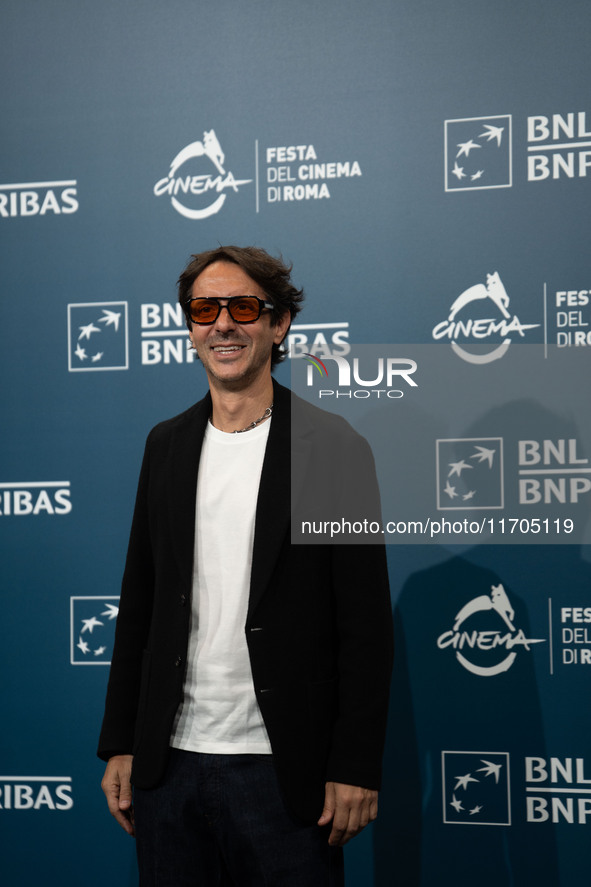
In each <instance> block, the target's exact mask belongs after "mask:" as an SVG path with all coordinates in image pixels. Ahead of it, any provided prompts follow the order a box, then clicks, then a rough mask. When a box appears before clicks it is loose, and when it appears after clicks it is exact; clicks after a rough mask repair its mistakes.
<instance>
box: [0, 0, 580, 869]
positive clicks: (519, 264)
mask: <svg viewBox="0 0 591 887" xmlns="http://www.w3.org/2000/svg"><path fill="white" fill-rule="evenodd" d="M0 21H1V23H2V38H3V39H2V53H1V54H0V70H1V74H2V78H1V82H2V91H1V94H0V101H1V115H2V121H3V138H2V140H1V142H0V170H1V174H0V181H1V184H0V238H1V239H0V249H1V251H2V252H1V257H2V260H1V263H0V276H1V277H0V279H1V281H2V324H1V328H0V337H1V348H0V362H1V367H2V388H1V396H2V419H3V434H2V438H1V441H0V455H1V460H0V532H1V536H2V548H3V554H2V561H1V564H2V566H1V573H2V620H1V631H2V635H1V638H2V639H1V643H0V659H1V667H2V674H3V676H4V683H3V693H2V714H3V723H4V729H3V731H2V738H1V739H0V748H1V755H0V771H1V774H2V775H1V777H0V792H1V794H0V818H1V825H0V828H1V831H2V835H3V852H2V856H1V861H0V870H1V872H2V876H3V879H4V882H5V883H7V884H18V885H22V887H33V885H37V884H39V883H41V882H42V881H43V882H44V883H50V884H56V885H58V884H59V885H60V887H70V885H71V887H74V885H79V884H81V883H83V884H85V885H86V887H94V885H97V887H98V885H102V884H105V883H110V884H113V885H121V887H131V885H134V884H136V881H137V879H136V875H135V865H134V858H133V843H132V841H131V840H130V839H129V838H127V836H126V835H124V834H123V832H120V831H119V829H118V828H117V827H116V825H115V823H114V822H113V821H112V820H111V818H110V817H109V815H108V813H107V810H106V806H105V803H104V800H103V797H102V793H101V791H100V788H99V782H100V778H101V773H102V769H103V767H102V764H101V763H100V762H99V761H98V760H96V759H95V758H94V751H95V746H96V741H97V735H98V730H99V725H100V720H101V716H102V706H103V700H104V692H105V687H106V680H107V674H108V667H107V666H108V662H109V658H110V650H111V645H112V639H113V627H114V622H115V616H116V607H117V595H118V590H119V582H120V576H121V573H122V567H123V561H124V555H125V548H126V544H127V534H128V531H129V524H130V519H131V510H132V505H133V498H134V492H135V485H136V480H137V475H138V471H139V463H140V459H141V454H142V449H143V443H144V440H145V436H146V434H147V432H148V430H149V429H150V428H151V427H152V425H153V424H155V423H156V422H157V421H159V420H161V419H163V418H166V417H168V416H172V415H174V414H175V413H178V412H180V411H181V410H183V409H185V408H186V407H187V406H189V405H190V404H191V403H193V402H194V401H195V400H197V399H198V398H199V397H200V396H201V395H202V393H203V392H204V390H205V387H206V382H205V377H204V374H203V370H202V368H201V367H200V365H199V364H195V363H194V362H193V361H192V359H191V358H190V357H189V356H187V351H186V348H187V337H186V333H185V331H184V328H183V323H182V319H181V318H180V316H179V314H178V311H177V310H176V307H175V281H176V278H177V276H178V273H179V272H180V270H181V269H182V268H183V267H184V265H185V263H186V261H187V259H188V257H189V255H190V254H191V253H192V252H197V251H200V250H203V249H208V248H211V247H212V246H215V245H216V244H218V243H237V244H241V245H246V244H256V245H259V246H263V247H264V248H266V249H267V250H268V251H270V252H272V253H279V252H282V253H283V255H284V257H285V258H287V259H289V260H290V261H292V262H293V263H294V277H295V280H296V282H297V283H298V284H299V285H303V286H304V287H305V289H306V293H307V302H306V306H305V310H304V312H303V313H302V314H301V315H300V316H299V318H298V321H299V323H298V326H297V328H294V329H293V330H292V335H293V342H294V343H295V345H300V346H305V349H304V350H306V351H308V352H313V353H315V354H317V355H318V356H320V357H322V356H327V354H328V351H327V349H328V348H329V347H330V346H332V347H333V348H335V349H340V353H347V348H348V347H349V345H352V344H354V343H368V344H379V343H384V342H387V343H394V342H398V343H409V344H410V343H419V344H424V345H425V344H429V343H438V344H439V345H440V346H442V347H446V348H452V349H453V351H454V356H455V358H456V361H457V364H456V365H457V371H456V372H457V378H458V380H461V379H463V378H465V377H466V376H467V374H471V373H475V372H478V373H482V374H483V378H485V377H486V373H488V372H490V371H491V367H493V366H494V365H495V363H496V362H498V361H504V360H507V359H508V358H507V356H506V352H507V350H508V349H509V348H512V349H515V348H516V347H517V346H518V344H519V343H524V344H537V345H539V346H540V347H541V348H546V346H548V347H549V346H560V348H580V349H585V348H586V347H587V346H589V345H591V334H590V333H589V330H591V326H590V325H589V324H590V323H591V312H590V310H589V292H590V291H591V279H590V277H589V262H588V252H589V249H588V241H589V215H590V210H589V206H590V204H589V183H588V181H587V179H588V173H589V175H591V104H590V102H589V87H588V84H589V77H590V74H591V65H590V63H589V53H588V45H587V44H588V34H589V26H590V25H591V12H590V10H589V5H588V3H587V2H585V0H563V2H562V3H560V4H558V3H555V2H552V0H536V2H533V0H519V2H507V0H497V2H496V3H491V2H482V0H448V2H446V3H441V2H437V0H413V2H410V0H371V2H369V3H366V4H359V3H353V2H351V0H340V2H336V0H322V2H320V3H317V2H312V0H300V2H297V3H293V4H290V5H282V4H277V3H272V2H270V0H251V2H250V3H247V4H244V3H238V2H235V0H217V2H215V3H214V2H213V0H211V2H210V0H204V2H200V3H196V2H191V0H172V2H167V3H166V4H164V3H158V2H156V0H146V2H142V3H140V2H138V0H127V2H115V0H104V2H102V3H98V4H97V3H91V2H89V0H77V2H73V0H53V2H50V3H42V2H39V0H5V2H4V3H3V4H2V9H1V10H0ZM474 345H479V346H482V349H483V350H480V351H479V350H478V349H475V348H474ZM475 354H476V355H477V359H475V358H474V355H475ZM548 360H556V373H557V374H558V378H559V380H560V384H561V385H563V386H564V388H565V390H566V389H569V390H570V387H571V386H572V384H573V383H574V382H578V384H579V385H580V383H581V377H579V379H578V380H573V378H572V377H571V376H569V374H568V373H566V372H563V374H562V375H561V365H560V361H559V360H558V359H557V358H556V357H555V356H554V357H553V356H552V349H551V348H550V347H549V352H548ZM277 376H278V378H279V380H280V381H282V382H284V383H287V384H289V382H290V366H289V361H286V363H285V364H284V365H282V366H281V367H280V368H279V370H278V373H277ZM581 387H584V386H581ZM452 396H453V391H450V397H452ZM507 405H508V406H509V407H511V410H510V413H511V415H512V416H513V419H512V420H511V421H512V423H513V424H511V425H510V427H508V426H507V424H506V421H508V420H507V417H506V416H505V418H504V419H503V423H505V424H503V423H499V421H497V420H496V419H495V417H494V416H492V417H491V416H488V418H487V420H486V421H484V422H479V421H478V419H479V417H478V416H474V417H471V416H467V417H466V423H465V427H464V428H463V429H461V431H458V430H457V429H449V428H447V427H443V424H442V423H441V422H440V419H439V418H438V417H434V416H430V415H423V414H420V413H419V414H418V415H417V416H415V420H416V422H417V431H416V433H417V440H419V438H420V441H421V445H425V446H426V445H427V444H426V443H425V442H427V443H428V446H429V452H430V453H432V461H431V460H430V461H428V462H425V464H424V472H425V473H426V474H427V476H432V479H433V503H432V509H433V515H438V516H439V517H445V516H449V514H450V512H448V511H446V509H445V505H446V499H445V496H448V497H449V498H451V497H452V496H456V497H459V496H460V494H461V496H462V502H464V501H466V502H468V501H469V500H467V499H466V500H464V498H463V497H464V496H470V495H471V494H472V491H471V490H470V489H469V488H468V487H466V488H462V489H460V476H461V475H462V473H463V478H462V482H464V481H465V480H466V478H467V476H468V474H469V472H468V470H466V471H463V470H462V469H456V472H455V475H452V477H451V478H449V477H447V474H446V479H447V480H448V486H447V489H448V492H447V493H445V490H444V487H443V485H441V488H439V487H438V486H437V484H438V476H436V466H439V469H438V470H441V471H445V472H446V473H447V466H448V465H451V464H453V463H458V464H459V463H461V462H462V461H464V462H465V464H468V465H472V466H473V468H472V470H474V468H476V467H477V466H478V465H480V464H481V462H483V463H484V465H485V466H486V458H487V457H486V456H484V457H483V458H482V459H480V460H479V459H475V461H474V462H470V459H471V458H472V456H474V455H475V453H474V451H473V450H470V449H469V445H471V444H473V443H476V445H477V446H482V447H484V448H485V449H487V450H493V449H494V446H495V445H496V444H494V443H493V442H495V441H496V442H497V443H498V441H499V440H500V439H503V440H504V442H505V462H504V465H505V473H504V477H500V476H499V483H503V484H504V485H505V488H506V489H507V490H508V491H511V490H516V489H517V488H518V485H519V483H520V482H521V481H524V484H523V485H521V486H519V489H521V490H523V491H524V492H523V496H522V497H521V499H519V501H518V503H517V504H518V505H519V508H518V509H517V512H514V511H511V510H507V508H503V507H502V505H499V502H498V501H497V500H494V501H493V500H492V499H489V500H487V501H486V502H485V503H484V505H483V506H482V507H483V509H484V511H483V512H482V514H483V515H486V517H494V518H495V520H496V519H497V518H498V519H500V518H503V517H504V518H505V519H506V520H507V521H509V520H511V519H512V518H518V519H519V520H521V519H522V518H523V517H524V515H525V516H526V518H527V519H529V518H530V517H531V518H532V519H533V518H535V519H536V520H539V521H540V522H541V524H540V530H539V532H544V530H543V527H544V524H543V521H544V519H545V518H550V516H551V518H552V519H555V517H556V514H558V515H559V519H560V520H563V519H572V518H573V515H576V517H577V520H584V519H585V515H586V513H588V506H587V505H586V502H587V499H588V497H589V487H590V486H591V484H589V477H590V474H589V467H588V465H589V463H588V462H587V457H588V453H589V443H590V442H589V441H587V442H585V441H584V440H581V439H580V438H581V434H580V429H579V426H578V424H577V411H575V412H574V413H573V412H572V411H570V412H569V415H567V416H564V417H560V418H556V424H555V427H554V428H552V427H550V430H549V425H548V418H547V416H545V414H544V398H543V392H540V397H539V399H537V400H536V399H534V400H532V401H529V402H527V403H517V404H516V405H515V404H513V402H512V392H511V389H510V386H508V390H507ZM441 406H442V412H443V413H445V403H443V404H442V405H441ZM579 410H580V411H584V410H588V399H585V398H584V397H582V398H581V403H580V405H579ZM438 423H439V424H438ZM466 429H468V430H466ZM396 431H397V428H396V422H395V420H394V419H393V420H392V429H391V433H392V436H393V437H395V436H396ZM441 440H446V441H449V440H453V447H455V449H453V448H452V449H451V450H441V449H437V447H438V446H439V445H438V444H437V441H441ZM477 441H480V443H477ZM544 441H546V443H544ZM548 441H549V443H548ZM572 441H574V444H573V443H571V442H572ZM586 445H587V448H586ZM495 452H498V450H495ZM441 453H443V455H441ZM490 458H492V457H490ZM437 460H439V461H437ZM446 460H447V461H446ZM494 464H495V465H497V464H498V463H497V462H496V463H494ZM525 472H529V474H526V473H525ZM525 481H528V482H529V486H528V485H527V484H525ZM536 485H537V486H536ZM452 489H453V491H454V493H453V494H452V493H450V492H449V491H450V490H452ZM527 490H529V493H527V492H526V491H527ZM511 495H513V494H511ZM507 501H512V500H511V498H510V496H508V498H507ZM515 501H516V500H515ZM447 504H449V503H447ZM460 504H461V503H460ZM457 505H458V503H457V502H455V503H454V507H455V506H457ZM467 509H468V505H466V507H465V509H464V510H462V509H461V508H460V510H459V511H457V512H453V513H454V514H456V516H457V518H458V519H459V518H460V517H463V516H465V515H466V514H468V510H467ZM557 509H558V510H557ZM581 512H582V514H583V516H582V517H581ZM507 526H509V524H507ZM524 526H525V525H524ZM532 526H533V525H532V524H529V525H527V526H525V530H526V531H527V532H524V533H523V543H522V544H519V545H507V546H504V545H488V544H484V540H482V544H477V545H476V544H473V545H464V546H463V547H462V548H453V547H441V546H439V547H435V546H432V545H426V544H425V545H417V544H413V545H410V544H409V545H398V546H392V547H391V548H389V565H390V573H391V584H392V593H393V601H394V605H395V629H396V636H397V641H398V646H397V656H396V668H395V676H394V684H393V690H392V710H391V724H390V730H389V735H388V743H387V749H386V757H385V769H386V775H385V785H384V791H383V793H382V796H381V815H380V818H379V820H378V822H377V823H376V824H375V825H374V826H373V827H372V828H370V829H368V830H367V831H366V833H364V834H363V835H362V836H361V837H359V838H358V839H356V841H354V842H353V843H352V844H351V845H350V847H349V848H348V849H347V867H348V884H350V885H359V887H367V885H371V884H375V885H376V887H381V885H388V887H389V885H390V884H392V883H395V882H396V883H400V884H408V885H417V887H418V885H421V887H431V885H436V884H437V885H439V884H450V885H452V884H453V885H454V887H462V885H466V887H467V885H473V884H475V883H477V884H479V885H482V887H488V885H491V887H492V885H497V884H508V885H509V884H511V885H529V884H531V883H533V882H535V883H537V884H540V885H555V884H558V883H561V884H565V885H569V887H570V885H573V884H579V883H583V882H584V879H585V877H586V872H587V870H588V867H589V863H590V861H591V860H590V858H589V857H590V851H589V847H590V846H591V845H590V842H589V840H588V836H587V831H586V827H585V826H588V825H589V822H590V816H591V751H590V749H589V739H588V737H589V735H590V732H591V730H590V728H591V716H590V714H589V711H588V706H587V705H586V702H587V686H588V678H587V668H586V666H588V665H590V664H591V633H590V632H591V629H590V627H589V624H590V623H591V609H590V607H591V602H590V601H589V597H590V595H589V591H590V585H589V579H590V572H591V567H590V564H589V550H588V548H586V547H585V546H582V545H579V544H576V545H569V544H566V545H556V544H545V545H539V544H533V543H534V542H535V541H536V540H534V539H533V538H532V533H533V532H534V531H533V530H532ZM475 541H478V540H475ZM529 543H532V544H529ZM493 588H494V589H497V591H496V592H495V591H493ZM499 589H500V590H499ZM513 654H515V655H513Z"/></svg>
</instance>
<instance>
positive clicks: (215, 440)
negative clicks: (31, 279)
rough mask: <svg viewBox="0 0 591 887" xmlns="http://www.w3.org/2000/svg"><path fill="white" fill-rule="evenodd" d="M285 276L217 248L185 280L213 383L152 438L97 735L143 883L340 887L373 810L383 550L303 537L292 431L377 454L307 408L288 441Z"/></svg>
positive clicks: (270, 263) (354, 455) (322, 444)
mask: <svg viewBox="0 0 591 887" xmlns="http://www.w3.org/2000/svg"><path fill="white" fill-rule="evenodd" d="M290 271H291V269H290V268H288V267H286V266H285V265H284V264H283V262H282V261H280V260H277V259H274V258H272V257H271V256H269V255H268V254H267V253H265V252H264V251H263V250H259V249H255V248H238V247H220V248H219V249H215V250H212V251H209V252H206V253H201V254H199V255H196V256H193V257H192V261H191V262H190V264H189V265H188V266H187V268H186V269H185V271H184V272H183V274H182V275H181V277H180V279H179V300H180V302H181V305H182V307H183V310H184V312H185V315H186V317H187V324H188V327H189V334H190V337H191V342H192V344H193V347H194V348H195V350H196V352H197V355H198V357H199V359H200V360H201V361H202V363H203V366H204V368H205V371H206V374H207V379H208V383H209V393H208V395H207V396H206V397H205V398H204V399H203V400H202V401H200V402H199V403H197V404H196V405H195V406H193V407H191V408H190V409H189V410H187V411H186V412H185V413H182V414H181V415H180V416H177V417H175V418H174V419H171V420H169V421H167V422H163V423H161V424H160V425H158V426H156V428H154V429H153V430H152V432H151V433H150V435H149V437H148V441H147V444H146V452H145V456H144V461H143V465H142V471H141V475H140V481H139V487H138V494H137V500H136V506H135V512H134V518H133V524H132V530H131V537H130V543H129V550H128V555H127V562H126V567H125V573H124V577H123V585H122V593H121V602H120V610H119V616H118V621H117V633H116V640H115V650H114V654H113V662H112V666H111V674H110V678H109V688H108V693H107V702H106V710H105V718H104V722H103V729H102V733H101V739H100V744H99V756H100V757H102V758H103V759H104V760H107V761H108V763H107V768H106V771H105V776H104V778H103V782H102V787H103V790H104V791H105V794H106V796H107V800H108V804H109V809H110V811H111V813H112V814H113V815H114V816H115V818H116V819H117V821H118V822H119V824H120V825H121V826H122V827H123V828H124V829H125V831H127V832H128V833H129V834H134V833H136V838H137V850H138V860H139V866H140V877H141V884H142V887H152V885H153V887H185V885H189V884H191V885H193V884H195V885H197V884H198V885H210V884H211V885H213V884H221V883H233V884H235V885H257V887H258V885H262V884H269V885H277V887H313V885H318V887H320V885H328V884H331V885H338V884H341V883H342V851H341V849H340V848H341V847H342V845H343V844H345V843H346V842H347V841H348V840H349V839H350V838H351V837H353V836H354V835H355V834H357V833H358V832H359V831H360V830H361V829H362V828H363V827H364V826H365V825H367V824H368V822H370V821H371V820H373V819H374V818H375V816H376V814H377V789H378V788H379V779H380V760H381V754H382V750H383V741H384V732H385V721H386V706H387V699H388V687H389V676H390V668H391V615H390V600H389V591H388V582H387V571H386V565H385V554H384V550H383V546H377V547H376V546H369V545H368V546H364V545H362V546H337V545H334V546H332V545H292V544H291V541H290V494H291V488H290V473H291V471H290V460H291V449H292V444H293V446H294V447H295V448H296V449H297V450H298V452H301V453H302V454H304V455H303V462H304V464H307V460H308V458H309V457H310V456H311V461H312V462H314V454H318V453H320V454H321V456H322V458H323V459H324V462H326V458H327V453H328V454H329V457H330V458H329V468H328V469H324V468H322V471H323V472H324V473H325V472H326V470H327V471H329V472H330V471H331V470H332V469H331V468H330V464H331V463H332V462H333V461H334V462H340V463H342V462H343V460H344V462H345V463H346V464H349V465H353V466H360V465H361V464H362V463H364V462H365V463H367V462H368V460H369V461H371V458H370V456H369V455H368V447H367V444H366V443H365V441H364V440H363V439H362V438H360V437H359V435H357V434H356V432H354V431H353V429H351V427H350V426H349V425H348V424H347V423H345V422H344V421H343V420H341V419H340V418H338V417H334V416H330V417H329V416H328V414H325V413H322V412H321V411H320V410H317V409H316V408H314V407H311V406H308V405H305V404H304V403H303V402H302V401H298V404H297V421H296V420H294V421H295V423H296V425H297V427H295V428H294V429H293V434H292V429H291V425H292V416H291V403H292V396H291V394H290V392H289V391H288V390H287V389H285V388H283V387H282V386H280V385H278V384H277V383H275V382H274V380H273V379H272V376H271V368H272V365H273V364H274V363H276V362H277V361H278V360H280V359H282V357H283V356H284V354H283V353H282V350H281V343H282V342H283V340H284V338H285V336H286V334H287V331H288V329H289V326H290V323H291V320H292V318H293V317H294V316H295V314H296V313H297V311H299V308H300V302H301V299H302V292H301V290H297V289H296V288H295V287H294V286H293V284H292V283H291V280H290ZM319 428H320V429H321V430H320V431H319ZM322 464H323V465H324V463H322ZM372 471H373V468H372V469H371V472H372ZM371 472H370V475H371V478H372V483H373V484H375V476H374V475H373V474H372V473H371ZM304 474H305V469H304ZM340 480H341V481H342V478H341V479H340ZM338 481H339V479H338V478H337V482H338ZM370 486H371V484H370ZM132 783H133V786H134V797H133V804H132V795H131V784H132ZM224 878H227V879H228V880H223V879H224Z"/></svg>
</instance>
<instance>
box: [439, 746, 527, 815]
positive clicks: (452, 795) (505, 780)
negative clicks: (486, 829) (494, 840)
mask: <svg viewBox="0 0 591 887" xmlns="http://www.w3.org/2000/svg"><path fill="white" fill-rule="evenodd" d="M441 771H442V773H441V775H442V786H443V822H444V823H445V824H446V825H511V787H510V774H509V755H508V753H507V752H490V751H484V752H477V751H443V752H442V753H441Z"/></svg>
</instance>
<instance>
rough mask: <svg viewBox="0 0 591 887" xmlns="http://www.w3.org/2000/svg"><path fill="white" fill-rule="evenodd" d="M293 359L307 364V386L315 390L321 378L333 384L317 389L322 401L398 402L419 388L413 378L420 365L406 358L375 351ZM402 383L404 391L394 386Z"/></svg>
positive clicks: (298, 355) (326, 382)
mask: <svg viewBox="0 0 591 887" xmlns="http://www.w3.org/2000/svg"><path fill="white" fill-rule="evenodd" d="M293 356H294V357H298V358H303V361H305V363H306V364H307V366H306V387H308V388H312V387H316V385H317V384H318V378H317V377H318V375H319V376H320V381H321V382H322V383H324V384H325V386H327V385H328V384H332V385H333V387H332V388H328V387H323V388H320V389H319V390H318V399H319V400H322V399H325V398H335V399H338V398H348V399H355V400H367V399H369V398H372V399H373V398H383V399H387V398H389V399H393V400H398V399H399V398H401V397H404V394H405V390H407V388H408V387H410V388H417V387H418V383H417V382H416V381H415V380H414V379H413V378H412V377H413V375H414V373H415V372H416V371H417V368H418V365H417V362H416V361H415V360H412V359H411V358H407V357H383V356H376V355H375V354H374V349H372V350H371V352H369V351H368V350H365V352H364V354H363V355H362V356H361V357H343V356H342V355H339V354H334V353H333V352H332V351H331V353H330V354H326V355H323V357H322V358H320V357H319V356H316V355H315V354H314V353H309V354H306V353H303V354H300V353H299V352H298V354H294V355H293ZM296 363H299V361H297V362H296V361H294V363H293V364H292V367H293V366H294V364H296ZM327 364H328V365H327ZM335 365H336V366H335ZM401 384H403V385H404V386H405V388H398V387H395V386H397V385H401ZM356 386H360V387H356Z"/></svg>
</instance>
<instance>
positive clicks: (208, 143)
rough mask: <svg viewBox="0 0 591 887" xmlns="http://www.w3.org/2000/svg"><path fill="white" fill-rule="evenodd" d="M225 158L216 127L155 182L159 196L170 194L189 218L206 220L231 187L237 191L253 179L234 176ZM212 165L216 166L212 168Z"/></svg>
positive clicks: (156, 193) (176, 158) (177, 157)
mask: <svg viewBox="0 0 591 887" xmlns="http://www.w3.org/2000/svg"><path fill="white" fill-rule="evenodd" d="M225 163H226V157H225V154H224V152H223V150H222V146H221V145H220V143H219V140H218V138H217V136H216V134H215V131H214V130H213V129H210V130H206V131H205V132H204V133H203V139H199V140H198V141H196V142H191V144H190V145H187V146H186V147H185V148H183V149H182V151H179V153H178V154H177V155H176V157H175V158H174V159H173V161H172V163H171V164H170V169H169V171H168V175H167V176H165V177H164V178H163V179H159V181H157V182H156V184H155V185H154V194H155V195H156V197H161V196H162V195H165V194H166V195H168V196H169V197H170V202H171V204H172V205H173V207H174V209H175V210H176V211H177V212H178V213H180V215H181V216H184V217H185V218H186V219H207V218H208V217H209V216H213V215H215V213H217V212H219V211H220V209H221V208H222V206H223V205H224V203H225V200H226V196H227V194H226V192H227V191H228V190H231V191H233V192H234V193H237V192H238V189H239V188H240V187H241V186H242V185H248V184H250V183H251V182H252V179H235V178H234V175H233V173H232V172H231V171H229V170H228V171H227V170H226V168H225ZM212 167H213V169H212Z"/></svg>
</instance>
